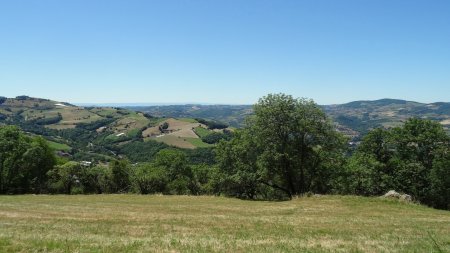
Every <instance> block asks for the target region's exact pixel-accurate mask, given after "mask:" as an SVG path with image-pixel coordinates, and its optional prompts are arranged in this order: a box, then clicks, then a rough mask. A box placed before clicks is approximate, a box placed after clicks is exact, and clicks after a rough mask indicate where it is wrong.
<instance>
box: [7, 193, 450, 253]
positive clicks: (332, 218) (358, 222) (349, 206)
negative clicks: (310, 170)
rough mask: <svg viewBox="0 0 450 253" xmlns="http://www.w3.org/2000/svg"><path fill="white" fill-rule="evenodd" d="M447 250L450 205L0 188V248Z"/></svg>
mask: <svg viewBox="0 0 450 253" xmlns="http://www.w3.org/2000/svg"><path fill="white" fill-rule="evenodd" d="M329 251H332V252H449V251H450V212H448V211H440V210H434V209H431V208H427V207H424V206H420V205H415V204H407V203H399V202H396V201H393V200H384V199H380V198H363V197H340V196H315V197H309V198H308V197H305V198H299V199H294V200H292V201H286V202H263V201H243V200H238V199H231V198H222V197H189V196H143V195H88V196H82V195H77V196H63V195H58V196H45V195H42V196H33V195H25V196H0V252H329Z"/></svg>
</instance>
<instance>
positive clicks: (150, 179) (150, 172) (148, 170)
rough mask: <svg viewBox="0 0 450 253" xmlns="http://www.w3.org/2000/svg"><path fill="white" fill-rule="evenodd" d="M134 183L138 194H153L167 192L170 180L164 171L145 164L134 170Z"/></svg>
mask: <svg viewBox="0 0 450 253" xmlns="http://www.w3.org/2000/svg"><path fill="white" fill-rule="evenodd" d="M132 181H133V185H134V188H135V190H136V191H137V192H138V193H141V194H151V193H163V192H165V191H166V185H167V182H168V178H167V173H166V172H165V171H164V169H162V168H159V167H156V166H153V165H152V164H149V163H145V164H141V165H138V166H136V167H135V168H134V170H133V176H132Z"/></svg>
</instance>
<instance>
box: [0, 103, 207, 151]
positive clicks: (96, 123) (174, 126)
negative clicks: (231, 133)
mask: <svg viewBox="0 0 450 253" xmlns="http://www.w3.org/2000/svg"><path fill="white" fill-rule="evenodd" d="M0 125H17V126H19V127H21V128H22V129H23V130H24V131H26V132H27V133H28V134H30V135H41V136H44V137H45V138H46V139H47V140H48V142H49V144H50V146H51V147H53V148H54V149H55V150H58V151H60V153H61V154H63V155H66V156H73V158H74V159H76V160H93V159H94V160H110V159H112V158H114V157H117V156H119V157H121V156H124V155H125V156H128V154H129V153H131V152H133V150H134V149H136V146H139V145H141V146H142V145H144V146H145V147H146V148H147V149H152V150H153V151H154V152H156V151H158V150H160V149H162V148H166V147H170V146H173V147H177V148H185V149H195V148H197V147H210V146H213V145H212V144H209V143H206V142H203V141H202V138H201V137H200V136H199V135H197V134H196V132H195V131H194V129H195V128H202V129H204V131H207V132H208V133H210V134H214V133H215V131H213V130H212V129H209V128H208V126H206V125H205V124H201V123H199V122H197V120H194V119H189V118H164V117H154V116H151V115H149V114H146V113H142V112H137V111H133V110H128V109H123V108H114V107H80V106H75V105H72V104H69V103H65V102H58V101H52V100H48V99H41V98H32V97H28V96H18V97H16V98H5V97H2V98H0ZM164 125H167V129H163V127H162V126H164ZM139 143H141V144H139ZM141 148H142V147H141ZM144 150H145V148H144Z"/></svg>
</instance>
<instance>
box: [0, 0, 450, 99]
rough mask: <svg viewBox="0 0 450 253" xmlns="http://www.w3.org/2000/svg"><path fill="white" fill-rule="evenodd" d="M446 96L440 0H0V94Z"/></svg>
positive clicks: (449, 51)
mask: <svg viewBox="0 0 450 253" xmlns="http://www.w3.org/2000/svg"><path fill="white" fill-rule="evenodd" d="M271 92H272V93H273V92H284V93H288V94H292V95H294V96H295V97H308V98H313V99H314V100H315V101H316V102H318V103H320V104H330V103H342V102H349V101H352V100H362V99H378V98H401V99H407V100H416V101H421V102H432V101H450V1H448V0H442V1H439V0H433V1H430V0H423V1H413V0H373V1H369V0H357V1H347V0H340V1H336V0H329V1H322V0H308V1H302V0H294V1H285V0H281V1H279V0H273V1H264V0H255V1H251V0H244V1H243V0H217V1H216V0H207V1H206V0H205V1H201V0H179V1H176V0H170V1H166V0H160V1H151V0H143V1H136V0H120V1H113V0H64V1H61V0H54V1H49V0H29V1H25V0H17V1H16V0H2V1H0V95H3V96H8V97H12V96H17V95H23V94H25V95H30V96H35V97H44V98H51V99H55V100H59V101H68V102H74V103H76V102H99V103H103V102H118V103H120V102H149V103H184V102H202V103H233V104H242V103H245V104H249V103H254V102H256V101H257V99H258V98H259V97H260V96H263V95H265V94H267V93H271Z"/></svg>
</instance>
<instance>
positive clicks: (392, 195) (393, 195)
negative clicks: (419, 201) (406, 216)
mask: <svg viewBox="0 0 450 253" xmlns="http://www.w3.org/2000/svg"><path fill="white" fill-rule="evenodd" d="M383 197H385V198H391V199H398V200H402V201H406V202H411V201H412V197H411V195H408V194H401V193H398V192H396V191H394V190H390V191H388V192H387V193H386V194H384V195H383Z"/></svg>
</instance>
